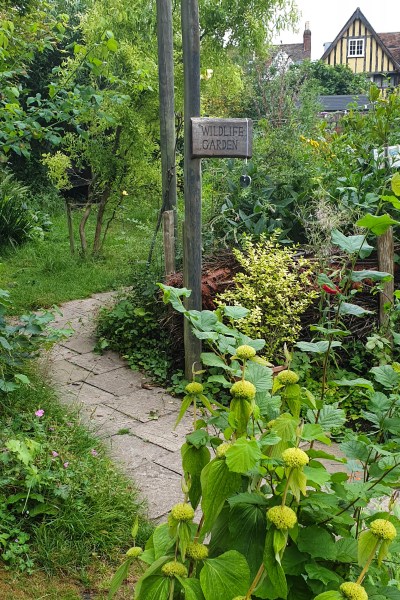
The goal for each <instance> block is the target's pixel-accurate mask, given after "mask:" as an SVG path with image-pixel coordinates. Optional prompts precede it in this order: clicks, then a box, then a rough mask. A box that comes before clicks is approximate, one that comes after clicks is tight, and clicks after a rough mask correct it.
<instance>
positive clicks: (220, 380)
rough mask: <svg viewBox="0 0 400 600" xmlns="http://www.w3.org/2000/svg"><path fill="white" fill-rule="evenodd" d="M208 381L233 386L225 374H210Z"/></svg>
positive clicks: (227, 386)
mask: <svg viewBox="0 0 400 600" xmlns="http://www.w3.org/2000/svg"><path fill="white" fill-rule="evenodd" d="M207 381H208V382H209V383H221V384H222V385H223V386H224V388H230V387H232V382H231V381H228V380H227V379H226V377H224V376H223V375H210V377H208V378H207Z"/></svg>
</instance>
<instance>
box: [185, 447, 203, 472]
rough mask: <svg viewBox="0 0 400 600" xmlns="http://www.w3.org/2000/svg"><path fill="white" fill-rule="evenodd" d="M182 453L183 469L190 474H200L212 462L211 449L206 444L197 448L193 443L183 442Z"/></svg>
mask: <svg viewBox="0 0 400 600" xmlns="http://www.w3.org/2000/svg"><path fill="white" fill-rule="evenodd" d="M181 455H182V467H183V470H184V471H185V472H186V473H190V475H200V473H201V472H202V470H203V468H204V467H205V466H206V465H207V464H208V463H209V462H210V451H209V449H208V448H207V447H206V446H200V448H196V447H195V446H192V445H191V444H183V446H182V448H181Z"/></svg>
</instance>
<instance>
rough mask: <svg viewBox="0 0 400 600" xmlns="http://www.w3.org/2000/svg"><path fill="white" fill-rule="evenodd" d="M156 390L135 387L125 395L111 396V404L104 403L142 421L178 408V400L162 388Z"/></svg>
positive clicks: (154, 419) (155, 419)
mask: <svg viewBox="0 0 400 600" xmlns="http://www.w3.org/2000/svg"><path fill="white" fill-rule="evenodd" d="M156 390H157V391H155V390H147V389H143V388H139V389H135V390H134V391H133V392H132V393H131V394H128V395H126V396H111V398H110V401H111V404H109V403H108V402H107V403H106V404H108V406H110V407H112V408H114V409H115V410H118V411H120V412H122V413H124V414H125V415H128V416H130V417H132V418H133V419H136V420H137V421H141V422H142V423H147V422H149V421H157V420H158V419H160V417H163V416H165V415H167V414H169V413H171V412H176V411H178V410H179V408H180V401H179V400H177V399H176V398H172V396H169V395H168V394H166V393H165V392H164V390H161V391H160V390H159V388H156ZM175 418H176V417H175Z"/></svg>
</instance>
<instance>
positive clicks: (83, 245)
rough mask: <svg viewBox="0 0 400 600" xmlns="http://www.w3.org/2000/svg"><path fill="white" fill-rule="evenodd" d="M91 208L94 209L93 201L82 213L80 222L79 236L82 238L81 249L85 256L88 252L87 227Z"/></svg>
mask: <svg viewBox="0 0 400 600" xmlns="http://www.w3.org/2000/svg"><path fill="white" fill-rule="evenodd" d="M91 210H92V202H91V201H90V202H88V203H87V204H86V206H85V210H84V213H83V215H82V219H81V221H80V223H79V237H80V238H81V249H82V254H83V256H86V252H87V241H86V233H85V227H86V223H87V220H88V218H89V215H90V212H91Z"/></svg>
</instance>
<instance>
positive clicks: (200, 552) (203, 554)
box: [186, 542, 208, 560]
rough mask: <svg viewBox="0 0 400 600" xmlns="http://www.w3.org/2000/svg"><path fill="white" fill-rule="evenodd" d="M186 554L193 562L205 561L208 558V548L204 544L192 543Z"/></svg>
mask: <svg viewBox="0 0 400 600" xmlns="http://www.w3.org/2000/svg"><path fill="white" fill-rule="evenodd" d="M186 554H187V555H188V557H189V558H191V559H193V560H205V559H206V558H207V556H208V548H207V546H205V545H204V544H199V543H197V542H191V543H190V544H189V546H188V547H187V551H186Z"/></svg>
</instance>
